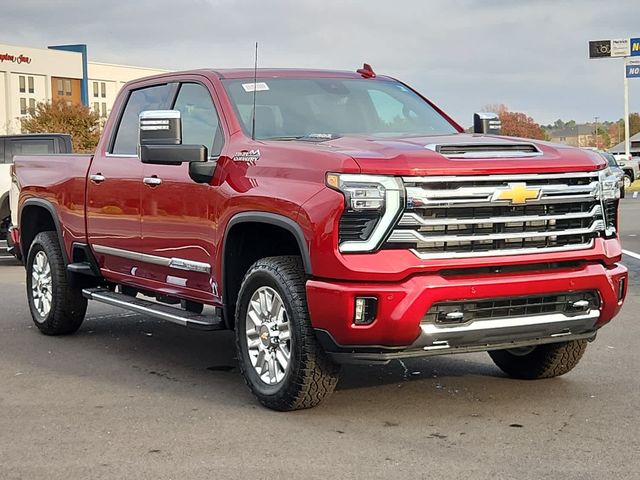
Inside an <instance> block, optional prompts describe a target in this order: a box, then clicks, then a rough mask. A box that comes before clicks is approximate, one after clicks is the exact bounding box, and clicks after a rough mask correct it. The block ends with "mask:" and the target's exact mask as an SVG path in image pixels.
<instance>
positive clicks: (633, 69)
mask: <svg viewBox="0 0 640 480" xmlns="http://www.w3.org/2000/svg"><path fill="white" fill-rule="evenodd" d="M626 70H627V78H640V62H633V63H628V64H627V67H626Z"/></svg>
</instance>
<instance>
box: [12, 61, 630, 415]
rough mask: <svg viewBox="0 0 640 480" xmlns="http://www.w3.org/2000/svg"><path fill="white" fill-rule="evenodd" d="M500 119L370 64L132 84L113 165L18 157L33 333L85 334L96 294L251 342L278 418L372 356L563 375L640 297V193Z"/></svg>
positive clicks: (588, 155)
mask: <svg viewBox="0 0 640 480" xmlns="http://www.w3.org/2000/svg"><path fill="white" fill-rule="evenodd" d="M254 75H256V77H254ZM498 127H499V125H498V124H497V121H496V119H495V118H492V117H491V115H486V114H484V115H483V114H476V117H475V127H474V128H475V133H474V134H465V133H464V131H463V129H462V128H461V127H460V126H459V125H458V124H457V123H455V122H454V121H453V120H452V119H451V118H450V117H448V116H447V115H446V114H445V113H443V112H442V111H441V110H440V109H439V108H438V107H436V106H435V105H434V104H433V103H432V102H430V101H429V100H427V99H426V98H424V97H423V96H421V95H420V94H419V93H417V92H416V91H415V90H413V89H412V88H411V87H409V86H408V85H406V84H404V83H402V82H400V81H398V80H395V79H393V78H390V77H386V76H377V75H375V73H374V72H373V71H372V70H371V69H370V68H368V67H365V68H363V69H360V70H358V71H357V72H354V73H351V72H335V71H311V70H269V69H263V70H258V71H257V73H256V72H254V71H253V70H241V69H238V70H198V71H189V72H180V73H171V74H165V75H159V76H154V77H149V78H145V79H142V80H137V81H134V82H131V83H128V84H127V85H126V86H125V87H124V88H123V89H122V91H121V92H120V95H119V96H118V98H117V100H116V103H115V105H114V108H113V112H112V114H111V116H110V118H109V120H108V122H107V124H106V126H105V129H104V133H103V135H102V138H101V140H100V143H99V145H98V148H97V150H96V152H95V154H94V155H57V156H47V157H38V156H32V157H17V158H16V159H15V167H14V172H13V181H14V182H15V191H16V192H19V193H18V194H17V200H16V201H17V209H16V212H17V216H18V218H17V222H16V223H15V227H14V228H13V229H12V231H11V235H12V240H13V241H14V243H16V245H17V246H18V247H19V249H20V251H21V253H22V255H23V256H24V258H25V265H26V269H27V295H28V300H29V307H30V310H31V314H32V316H33V320H34V321H35V324H36V325H37V327H38V328H39V329H40V330H41V331H42V332H43V333H45V334H48V335H58V334H68V333H72V332H74V331H76V330H77V329H78V328H79V327H80V325H81V323H82V321H83V318H84V316H85V311H86V307H87V301H88V300H93V301H97V302H103V303H106V304H109V305H116V306H119V307H122V308H125V309H129V310H132V311H135V312H139V313H142V314H146V315H150V316H154V317H159V318H163V319H166V320H169V321H171V322H175V323H178V324H180V325H184V326H186V327H192V328H196V329H201V330H205V331H207V330H220V329H232V330H235V336H236V339H237V349H238V358H239V364H240V367H241V371H242V373H243V375H244V377H245V379H246V382H247V384H248V385H249V387H250V388H251V390H252V391H253V393H254V394H255V395H256V396H257V397H258V399H259V400H260V402H262V403H263V404H264V405H266V406H268V407H270V408H273V409H278V410H293V409H300V408H308V407H312V406H314V405H317V404H318V403H319V402H320V401H321V400H322V399H323V398H324V397H326V396H327V395H328V394H330V393H331V392H332V390H333V389H334V387H335V385H336V382H337V379H338V372H339V365H340V364H342V363H350V362H365V363H374V362H380V363H386V362H389V361H391V360H393V359H401V358H405V357H419V356H427V355H437V354H447V353H459V352H477V351H488V352H489V354H490V355H491V358H492V359H493V360H494V361H495V363H496V364H497V365H498V367H500V368H501V369H502V370H503V371H505V372H506V373H507V374H509V375H510V376H513V377H516V378H529V379H534V378H547V377H553V376H558V375H562V374H564V373H566V372H568V371H569V370H571V369H572V368H573V367H574V366H575V365H576V364H577V363H578V361H579V360H580V358H581V356H582V354H583V353H584V351H585V348H586V345H587V342H589V341H591V340H593V339H594V338H595V336H596V333H597V331H598V329H599V328H600V327H602V326H603V325H605V324H606V323H607V322H609V321H610V320H611V319H612V318H613V317H614V316H615V315H616V314H617V313H618V311H619V310H620V307H621V306H622V303H623V301H624V297H625V293H626V288H627V271H626V269H625V267H623V266H622V265H620V264H619V263H618V262H619V261H620V259H621V247H620V242H619V239H618V235H617V223H618V196H619V190H618V188H617V182H616V179H615V176H614V175H612V174H611V172H609V170H608V168H607V166H606V165H605V163H604V161H603V160H602V159H601V158H600V157H599V156H598V155H597V154H595V153H592V152H588V151H583V150H579V149H574V148H568V147H565V146H559V145H551V144H548V143H545V142H534V141H531V140H527V139H519V138H505V137H500V136H499V135H495V134H493V133H492V132H496V131H497V128H498Z"/></svg>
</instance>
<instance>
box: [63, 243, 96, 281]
mask: <svg viewBox="0 0 640 480" xmlns="http://www.w3.org/2000/svg"><path fill="white" fill-rule="evenodd" d="M76 250H79V251H81V252H82V255H83V256H84V258H85V259H86V262H87V263H88V264H89V266H90V267H91V275H92V276H94V277H96V278H102V273H100V267H99V266H98V261H97V260H96V257H95V256H94V255H93V250H91V247H90V246H89V245H87V244H86V243H78V242H74V243H73V244H72V245H71V258H72V259H75V251H76ZM73 263H75V261H74V262H73ZM69 265H71V264H69Z"/></svg>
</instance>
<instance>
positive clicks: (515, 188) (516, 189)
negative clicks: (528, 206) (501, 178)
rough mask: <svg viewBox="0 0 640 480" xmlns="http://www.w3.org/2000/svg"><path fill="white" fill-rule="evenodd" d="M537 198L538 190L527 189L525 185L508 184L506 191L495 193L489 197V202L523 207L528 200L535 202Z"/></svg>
mask: <svg viewBox="0 0 640 480" xmlns="http://www.w3.org/2000/svg"><path fill="white" fill-rule="evenodd" d="M539 196H540V189H539V188H527V184H526V183H510V184H509V189H508V190H498V191H497V192H495V193H494V194H493V196H492V197H491V201H493V202H498V201H508V202H511V203H512V204H513V205H523V204H525V203H527V202H528V201H529V200H537V199H538V197H539Z"/></svg>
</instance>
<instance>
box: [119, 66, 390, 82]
mask: <svg viewBox="0 0 640 480" xmlns="http://www.w3.org/2000/svg"><path fill="white" fill-rule="evenodd" d="M194 74H201V75H202V74H205V75H214V76H216V77H218V78H220V79H223V80H224V79H241V78H249V79H251V78H253V76H254V71H253V68H229V69H225V68H223V69H214V68H202V69H198V70H183V71H176V72H167V73H162V74H159V75H152V76H149V77H144V78H141V79H137V80H133V81H131V82H130V83H139V82H141V81H146V80H150V79H153V78H162V77H167V76H171V77H175V76H181V75H194ZM257 76H258V77H260V78H265V77H267V78H278V77H280V78H318V77H324V78H363V77H362V75H360V74H359V73H356V72H355V71H354V72H349V71H346V70H318V69H316V70H313V69H312V70H310V69H303V68H258V70H257ZM377 78H385V79H389V78H390V77H386V76H383V75H378V77H377Z"/></svg>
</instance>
